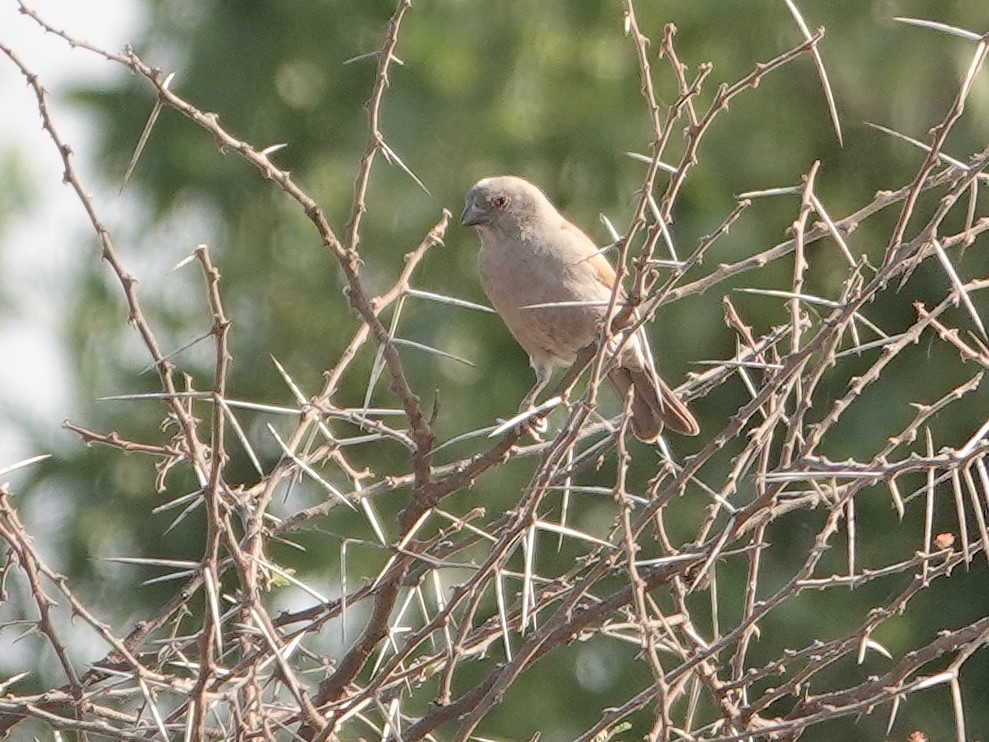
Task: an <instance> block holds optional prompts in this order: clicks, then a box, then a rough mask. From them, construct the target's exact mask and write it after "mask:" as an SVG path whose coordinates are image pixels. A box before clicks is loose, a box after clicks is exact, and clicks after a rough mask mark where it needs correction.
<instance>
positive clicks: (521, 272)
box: [460, 175, 700, 443]
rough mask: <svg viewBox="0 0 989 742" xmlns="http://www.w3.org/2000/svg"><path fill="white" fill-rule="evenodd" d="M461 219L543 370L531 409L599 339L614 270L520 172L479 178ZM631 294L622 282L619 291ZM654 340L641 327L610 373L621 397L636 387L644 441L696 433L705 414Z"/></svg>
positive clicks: (492, 293) (511, 323)
mask: <svg viewBox="0 0 989 742" xmlns="http://www.w3.org/2000/svg"><path fill="white" fill-rule="evenodd" d="M460 223H461V224H463V225H464V226H468V227H474V229H475V230H476V232H477V234H478V236H479V238H480V242H481V248H480V251H479V253H478V258H477V269H478V275H479V278H480V281H481V287H482V288H483V289H484V293H485V294H487V297H488V299H489V300H490V302H491V304H492V305H493V306H494V309H495V311H496V312H497V313H498V314H499V315H500V316H501V318H502V320H503V321H504V322H505V325H507V327H508V330H509V331H510V332H511V334H512V335H513V336H514V338H515V340H516V341H517V342H518V344H519V345H520V346H522V349H523V350H524V351H525V352H526V353H527V354H528V355H529V363H530V365H531V366H532V368H533V370H534V371H535V374H536V383H535V386H533V388H532V390H531V391H530V392H529V393H528V394H527V395H526V397H525V399H524V400H523V403H522V408H526V407H528V406H529V405H530V404H532V402H533V400H535V399H536V397H537V396H538V394H539V392H540V391H542V389H543V388H545V386H546V385H547V384H548V383H549V381H550V378H551V376H552V373H553V369H554V368H556V367H558V366H570V365H572V364H573V363H574V361H575V360H576V357H577V354H578V353H579V352H580V350H581V349H583V348H585V347H586V346H588V345H590V344H591V343H594V342H599V341H600V338H601V337H602V325H603V322H604V318H605V315H606V314H607V311H608V304H609V302H610V300H611V296H612V292H613V290H614V287H615V282H616V280H617V276H616V273H615V269H614V268H613V267H612V266H611V263H609V262H608V260H607V258H605V257H604V256H603V255H602V254H601V251H600V250H599V249H598V247H597V245H595V243H594V241H593V240H591V238H590V237H588V236H587V235H586V234H585V233H584V232H583V231H581V230H580V228H578V227H576V226H574V225H573V224H571V223H570V222H569V221H567V220H566V219H565V218H564V217H563V215H562V214H560V212H559V211H557V209H556V207H555V206H554V205H553V204H552V203H551V202H550V200H549V199H548V198H547V197H546V195H545V194H544V193H543V192H542V191H541V190H540V189H539V188H538V187H536V186H535V185H533V184H532V183H530V182H528V181H527V180H524V179H523V178H520V177H517V176H513V175H501V176H495V177H490V178H484V179H483V180H480V181H478V182H477V183H476V184H475V185H474V186H473V187H472V188H471V189H470V191H468V193H467V196H466V200H465V205H464V210H463V213H462V214H461V217H460ZM625 298H626V295H625V293H624V291H621V290H619V295H618V299H619V300H620V301H621V300H624V299H625ZM547 304H553V305H555V306H546V305H547ZM648 342H649V341H648V339H647V337H646V334H645V332H644V331H643V330H642V328H639V330H638V331H636V332H635V333H634V334H633V335H632V337H631V338H629V339H628V341H627V342H626V343H625V344H624V346H622V347H621V349H620V351H619V355H618V357H617V358H616V359H615V362H614V364H613V365H612V366H611V370H610V371H609V372H608V379H609V381H610V382H611V383H612V385H613V386H614V387H615V389H616V390H617V392H618V394H619V395H621V396H622V398H623V399H624V398H625V397H626V396H627V395H628V393H629V391H630V390H631V392H632V401H631V407H630V412H631V420H630V423H631V428H632V433H633V434H634V435H635V437H636V438H638V439H639V440H641V441H644V442H646V443H652V442H655V441H656V440H657V439H658V438H659V436H660V434H661V433H662V431H663V426H664V425H665V426H666V427H668V428H670V429H671V430H674V431H676V432H677V433H681V434H683V435H688V436H694V435H697V434H698V433H700V426H699V425H698V423H697V420H696V419H695V418H694V416H693V415H692V414H691V413H690V410H688V409H687V406H686V405H685V404H684V403H683V402H682V401H681V400H680V399H678V398H677V396H676V394H675V393H674V392H673V390H672V389H670V387H668V386H667V385H666V384H665V383H664V382H663V380H662V379H660V377H659V374H658V373H657V372H656V368H655V365H654V363H653V360H652V353H651V352H650V350H649V345H648Z"/></svg>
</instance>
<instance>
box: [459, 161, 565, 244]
mask: <svg viewBox="0 0 989 742" xmlns="http://www.w3.org/2000/svg"><path fill="white" fill-rule="evenodd" d="M555 213H556V209H555V208H554V207H553V205H552V204H551V203H550V202H549V200H548V199H547V198H546V196H545V195H543V192H542V191H540V190H539V189H538V188H536V186H534V185H532V183H529V182H528V181H526V180H523V179H522V178H517V177H515V176H514V175H499V176H497V177H493V178H485V179H484V180H481V181H478V182H477V183H476V184H475V185H474V187H473V188H471V189H470V191H468V192H467V202H466V204H465V206H464V211H463V214H461V215H460V223H461V224H463V225H464V226H467V227H478V228H482V229H483V228H485V227H490V228H493V229H495V230H497V231H500V232H505V233H514V234H518V233H520V232H523V231H525V230H526V228H527V227H528V226H529V225H531V224H532V223H533V222H534V221H535V220H536V219H537V218H540V217H543V216H545V215H547V214H555Z"/></svg>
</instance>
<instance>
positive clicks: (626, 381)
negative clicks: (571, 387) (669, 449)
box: [608, 366, 701, 443]
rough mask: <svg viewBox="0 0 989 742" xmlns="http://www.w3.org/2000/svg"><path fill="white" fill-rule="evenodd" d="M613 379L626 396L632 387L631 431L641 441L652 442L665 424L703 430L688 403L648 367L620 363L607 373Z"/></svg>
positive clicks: (682, 429)
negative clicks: (681, 399) (633, 367)
mask: <svg viewBox="0 0 989 742" xmlns="http://www.w3.org/2000/svg"><path fill="white" fill-rule="evenodd" d="M608 378H609V379H610V380H611V383H612V384H614V386H615V389H616V390H617V391H618V393H619V394H620V395H621V396H622V398H623V399H624V398H625V397H626V396H627V395H628V390H629V389H632V390H633V391H632V420H631V423H632V433H633V434H634V435H635V437H636V438H638V439H639V440H640V441H644V442H646V443H651V442H652V441H655V440H656V439H657V438H658V437H659V434H660V433H662V432H663V425H667V426H669V428H670V429H671V430H674V431H676V432H677V433H680V434H682V435H697V434H698V433H700V432H701V428H700V425H698V424H697V420H696V418H694V416H693V415H692V414H691V413H690V410H688V409H687V405H685V404H684V403H683V402H681V401H680V400H679V399H677V396H676V394H675V393H674V392H673V390H672V389H670V388H669V387H668V386H667V385H666V384H665V383H664V382H663V380H662V379H660V378H659V376H658V375H656V374H651V373H649V372H648V370H647V369H641V370H639V369H630V368H627V367H624V366H619V367H618V368H615V369H613V370H612V371H611V373H610V374H608Z"/></svg>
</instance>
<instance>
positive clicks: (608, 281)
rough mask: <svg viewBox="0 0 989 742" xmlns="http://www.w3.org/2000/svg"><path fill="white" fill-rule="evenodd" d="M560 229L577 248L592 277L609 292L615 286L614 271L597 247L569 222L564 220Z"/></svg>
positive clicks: (578, 228)
mask: <svg viewBox="0 0 989 742" xmlns="http://www.w3.org/2000/svg"><path fill="white" fill-rule="evenodd" d="M561 229H562V230H563V231H564V232H566V234H567V238H568V240H569V241H570V242H571V243H572V244H573V245H574V246H575V247H577V248H578V252H579V253H581V257H582V258H583V259H584V260H585V261H586V262H587V264H588V265H589V266H590V268H591V270H592V271H593V272H594V277H595V278H596V279H597V280H598V281H600V282H601V284H602V285H603V286H604V287H605V288H607V289H608V291H611V289H613V288H614V286H615V278H616V274H615V269H614V268H612V267H611V263H609V262H608V259H607V258H606V257H604V255H602V254H601V251H600V250H599V249H598V246H597V245H595V244H594V241H593V240H592V239H591V238H590V237H588V236H587V235H586V234H584V232H583V230H581V229H580V227H576V226H574V225H573V224H571V223H570V222H568V221H566V220H564V222H563V225H562V227H561Z"/></svg>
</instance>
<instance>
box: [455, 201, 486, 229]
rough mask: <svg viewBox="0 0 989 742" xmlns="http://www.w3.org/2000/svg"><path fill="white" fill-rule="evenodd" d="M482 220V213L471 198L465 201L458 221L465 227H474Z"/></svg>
mask: <svg viewBox="0 0 989 742" xmlns="http://www.w3.org/2000/svg"><path fill="white" fill-rule="evenodd" d="M483 221H484V214H483V213H482V211H481V210H480V209H479V208H477V205H476V204H475V203H474V201H473V199H472V200H470V201H468V202H467V205H466V206H465V207H464V213H462V214H461V215H460V223H461V224H463V225H464V226H465V227H474V226H477V225H478V224H480V223H481V222H483Z"/></svg>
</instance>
